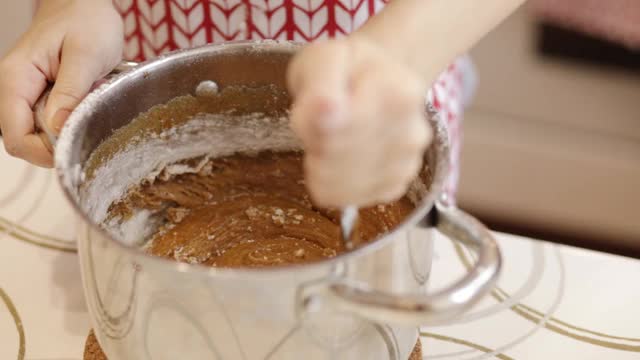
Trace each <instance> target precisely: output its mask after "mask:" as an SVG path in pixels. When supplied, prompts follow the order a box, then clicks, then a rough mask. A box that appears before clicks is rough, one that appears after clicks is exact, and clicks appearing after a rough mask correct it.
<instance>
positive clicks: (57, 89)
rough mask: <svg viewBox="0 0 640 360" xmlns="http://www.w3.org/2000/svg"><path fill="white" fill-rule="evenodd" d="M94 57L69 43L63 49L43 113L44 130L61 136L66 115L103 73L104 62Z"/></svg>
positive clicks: (89, 51)
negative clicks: (47, 129) (45, 126)
mask: <svg viewBox="0 0 640 360" xmlns="http://www.w3.org/2000/svg"><path fill="white" fill-rule="evenodd" d="M97 54H98V53H97V52H95V51H94V52H92V51H91V50H87V49H86V48H82V47H80V46H77V45H76V44H74V43H72V42H68V43H65V45H63V48H62V56H61V59H60V67H59V70H58V74H57V75H56V81H55V84H54V85H53V89H52V90H51V94H50V95H49V98H48V100H47V104H46V106H45V110H44V117H45V121H46V123H47V126H48V127H49V129H51V130H52V131H53V132H54V133H56V134H59V133H60V130H61V129H62V126H63V125H64V122H65V121H66V120H67V117H69V114H71V112H72V111H73V109H75V107H76V106H77V105H78V104H79V103H80V101H81V100H82V99H83V98H84V97H85V96H86V95H87V93H88V92H89V90H90V89H91V87H92V85H93V83H94V82H95V81H96V80H98V79H100V78H101V77H102V76H103V75H104V74H105V73H106V70H105V66H104V65H103V63H104V60H103V59H101V58H100V57H99V56H98V55H97ZM94 55H95V56H94Z"/></svg>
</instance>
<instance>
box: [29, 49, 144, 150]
mask: <svg viewBox="0 0 640 360" xmlns="http://www.w3.org/2000/svg"><path fill="white" fill-rule="evenodd" d="M137 65H138V63H136V62H132V61H122V62H121V63H120V64H118V65H116V67H115V68H113V70H111V72H110V73H109V74H107V75H106V76H105V77H104V78H103V79H101V80H99V81H98V82H96V84H95V85H94V88H95V86H96V85H99V84H100V83H102V82H104V81H108V80H109V79H111V78H112V77H113V76H115V75H118V74H120V73H123V72H126V71H129V70H131V69H133V68H134V67H136V66H137ZM51 89H53V83H49V85H47V87H46V88H45V89H44V91H43V92H42V94H41V95H40V97H39V98H38V100H37V101H36V103H35V104H34V106H33V114H34V116H33V117H34V121H35V128H36V132H37V133H39V134H40V137H41V138H42V142H43V143H44V144H45V146H46V147H47V149H48V150H49V151H51V152H53V148H54V147H55V145H56V140H57V139H58V136H57V135H56V134H55V133H54V132H53V131H51V129H49V126H47V124H46V122H45V121H44V107H45V105H46V104H47V99H49V94H50V93H51Z"/></svg>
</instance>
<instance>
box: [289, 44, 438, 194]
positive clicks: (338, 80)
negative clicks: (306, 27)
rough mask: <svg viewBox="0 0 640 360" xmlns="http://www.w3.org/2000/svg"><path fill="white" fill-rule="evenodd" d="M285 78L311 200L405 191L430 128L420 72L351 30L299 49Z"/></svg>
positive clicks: (428, 135)
mask: <svg viewBox="0 0 640 360" xmlns="http://www.w3.org/2000/svg"><path fill="white" fill-rule="evenodd" d="M288 82H289V87H290V90H291V92H292V94H293V96H294V106H293V109H292V119H291V125H292V127H293V129H294V131H295V132H296V134H297V135H298V136H299V137H300V138H301V140H302V142H303V144H304V148H305V152H306V155H305V173H306V181H307V187H308V189H309V191H310V193H311V195H312V197H313V199H314V201H315V202H316V203H318V204H319V205H323V206H331V207H342V206H346V205H358V206H367V205H372V204H375V203H381V202H389V201H392V200H396V199H398V198H399V197H401V196H402V195H403V194H404V193H405V191H406V190H407V187H408V185H409V183H410V182H411V180H412V179H414V177H415V176H416V175H417V173H418V170H419V168H420V166H421V164H422V156H423V152H424V150H425V148H426V147H427V145H428V144H429V143H430V141H431V136H432V133H431V128H430V127H429V126H428V123H427V121H426V119H425V106H426V91H427V86H426V84H425V83H423V81H421V76H420V74H418V73H416V72H414V71H412V70H411V69H410V68H409V67H408V66H407V65H405V64H404V63H403V62H401V61H398V60H396V59H395V58H394V57H393V56H392V55H391V54H388V53H386V52H385V51H383V49H381V48H379V47H378V46H377V45H376V44H375V43H373V42H371V41H369V40H368V39H367V38H365V37H356V36H353V37H351V38H349V39H347V40H332V41H328V42H322V43H316V44H312V45H309V46H308V47H306V48H305V49H303V50H302V51H301V52H300V53H299V54H298V55H297V56H296V57H295V58H294V60H293V62H292V63H291V65H290V67H289V73H288Z"/></svg>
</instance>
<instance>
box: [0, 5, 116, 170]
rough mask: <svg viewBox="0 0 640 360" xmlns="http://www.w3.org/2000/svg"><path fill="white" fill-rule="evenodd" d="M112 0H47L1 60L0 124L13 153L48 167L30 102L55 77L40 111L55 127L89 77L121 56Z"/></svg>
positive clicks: (84, 90)
mask: <svg viewBox="0 0 640 360" xmlns="http://www.w3.org/2000/svg"><path fill="white" fill-rule="evenodd" d="M122 27H123V26H122V20H121V18H120V15H119V14H118V13H117V12H116V10H115V8H114V7H113V5H112V3H111V0H47V1H44V2H42V5H41V7H40V9H39V10H38V13H37V14H36V16H35V18H34V20H33V23H32V25H31V27H30V28H29V30H28V31H27V32H26V33H25V34H24V35H23V36H22V38H21V39H20V40H19V41H18V43H17V44H16V45H15V47H14V48H13V49H12V50H10V51H9V53H8V54H7V55H6V56H5V57H4V58H3V59H1V60H0V74H2V75H0V127H1V128H2V135H3V137H4V140H3V141H4V147H5V149H6V150H7V152H8V153H9V154H11V155H13V156H16V157H20V158H23V159H25V160H27V161H29V162H31V163H33V164H36V165H39V166H44V167H51V166H52V163H53V159H52V153H51V151H49V150H48V149H47V147H46V146H45V144H44V142H43V140H42V138H41V137H40V136H39V135H38V134H35V129H34V119H33V112H32V108H33V105H34V103H35V102H36V100H37V99H38V98H39V97H40V95H41V94H42V92H43V90H44V89H45V87H46V85H47V82H53V81H55V85H54V87H53V90H52V92H51V94H50V96H49V100H48V101H47V105H46V107H45V111H44V116H45V121H46V122H47V124H48V126H49V128H50V129H52V130H53V131H54V132H55V133H59V131H60V129H61V128H62V125H63V124H64V121H65V120H66V119H67V117H68V116H69V114H70V113H71V111H72V110H73V109H74V108H75V107H76V105H78V103H79V102H80V100H81V99H82V98H83V97H84V96H85V95H86V94H87V93H88V92H89V90H90V89H91V86H92V85H93V83H94V82H95V81H96V80H98V79H100V78H101V77H103V76H104V75H106V74H107V73H108V72H109V71H110V70H111V69H112V68H113V67H115V66H116V65H117V64H118V62H119V61H120V59H121V54H122V47H123V34H122V32H123V30H122Z"/></svg>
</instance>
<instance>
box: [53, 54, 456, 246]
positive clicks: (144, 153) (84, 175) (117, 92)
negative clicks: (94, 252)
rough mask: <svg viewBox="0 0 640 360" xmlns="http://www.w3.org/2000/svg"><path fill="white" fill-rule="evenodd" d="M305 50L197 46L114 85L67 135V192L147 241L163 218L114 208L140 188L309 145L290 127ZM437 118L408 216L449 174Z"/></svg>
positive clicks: (101, 218)
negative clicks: (291, 65)
mask: <svg viewBox="0 0 640 360" xmlns="http://www.w3.org/2000/svg"><path fill="white" fill-rule="evenodd" d="M295 49H296V46H295V45H292V44H288V43H285V44H283V43H274V42H265V43H253V44H246V43H245V44H230V45H216V46H207V47H203V48H199V49H191V50H187V51H182V52H177V53H174V54H170V55H168V56H165V57H163V58H160V59H158V60H155V61H152V62H150V63H147V64H143V65H142V66H140V67H139V68H137V69H135V70H133V71H131V72H129V73H126V74H123V75H121V76H119V77H118V78H116V79H114V80H113V81H112V82H110V83H109V84H107V85H104V86H103V87H101V88H100V89H98V90H96V91H95V92H93V93H92V94H90V95H89V96H88V97H87V98H86V99H85V100H84V101H83V102H82V104H81V105H80V106H79V107H78V108H77V110H76V111H74V113H73V114H72V115H71V117H70V119H69V121H68V123H67V125H66V126H65V129H64V130H63V133H62V135H61V137H60V139H59V141H58V148H57V152H56V167H57V168H58V170H59V171H60V172H61V177H62V182H63V186H64V188H65V190H66V191H67V192H68V193H69V194H70V195H71V197H72V198H73V200H74V201H75V202H76V206H78V207H79V208H80V209H81V211H82V212H83V214H84V215H86V216H87V217H88V219H89V221H91V222H92V223H93V224H95V225H96V226H99V227H102V228H103V229H104V230H106V231H107V232H108V233H109V234H110V235H111V236H112V237H113V238H114V239H115V240H116V241H120V242H123V243H125V244H126V245H131V246H139V245H140V244H141V243H142V242H143V241H144V239H146V238H147V237H148V235H149V234H150V232H153V231H154V229H156V228H157V226H158V224H157V223H156V222H154V221H152V219H151V218H150V217H149V216H147V215H148V214H146V215H145V214H142V215H140V216H132V217H129V218H128V219H126V221H125V220H123V219H117V218H114V217H112V216H110V211H111V210H112V209H113V205H114V204H115V203H117V202H118V201H119V200H120V199H122V198H123V196H125V195H126V194H127V192H128V191H130V190H131V189H132V187H134V186H137V185H139V184H141V183H142V182H145V181H151V182H153V181H154V179H156V178H157V177H158V176H169V175H180V174H185V173H190V172H197V171H200V170H201V169H199V168H198V167H199V166H200V167H201V166H203V164H205V163H206V160H208V159H215V158H219V157H225V156H231V155H234V154H248V155H252V154H259V153H261V152H264V151H271V152H276V153H278V152H297V151H301V150H302V149H301V147H300V143H299V142H298V140H297V139H296V137H295V136H294V134H293V133H292V131H291V130H290V129H289V126H288V109H289V107H290V105H291V99H290V97H289V95H288V93H287V91H286V85H285V74H286V68H287V64H288V62H289V60H290V58H291V56H292V54H293V53H294V52H295ZM203 81H212V82H215V84H216V85H217V88H218V89H217V92H212V91H196V89H197V88H198V86H199V85H201V84H202V83H203ZM200 90H202V86H201V87H200ZM205 90H207V89H205ZM209 90H211V89H209ZM429 121H430V122H431V124H433V125H434V128H435V140H434V143H433V144H432V145H431V146H430V148H429V149H428V150H427V151H426V152H425V156H424V166H423V168H422V171H421V172H420V174H419V175H418V176H417V177H416V179H415V180H414V182H413V184H412V185H411V187H410V190H409V192H408V194H407V197H408V199H410V201H411V202H412V204H413V205H414V207H415V214H414V215H416V216H413V217H409V218H408V219H407V220H406V221H411V219H413V220H416V219H417V218H418V216H419V215H420V214H419V213H420V212H421V210H425V209H424V208H425V207H430V205H431V201H432V200H433V194H434V193H437V192H439V190H440V189H439V186H440V184H441V183H442V180H443V179H444V170H445V168H446V160H445V159H446V156H445V155H446V154H447V148H446V135H445V131H444V129H443V128H442V126H441V124H440V122H439V121H438V120H437V118H435V117H434V116H433V113H430V118H429ZM373 146H374V145H373ZM190 159H191V160H190ZM194 159H199V160H198V161H195V160H194ZM200 160H202V161H200Z"/></svg>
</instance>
